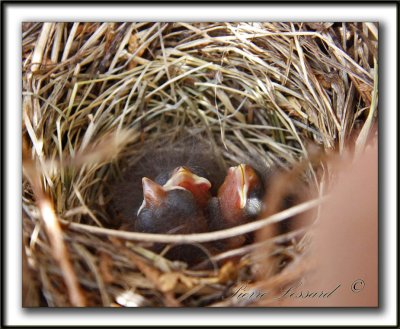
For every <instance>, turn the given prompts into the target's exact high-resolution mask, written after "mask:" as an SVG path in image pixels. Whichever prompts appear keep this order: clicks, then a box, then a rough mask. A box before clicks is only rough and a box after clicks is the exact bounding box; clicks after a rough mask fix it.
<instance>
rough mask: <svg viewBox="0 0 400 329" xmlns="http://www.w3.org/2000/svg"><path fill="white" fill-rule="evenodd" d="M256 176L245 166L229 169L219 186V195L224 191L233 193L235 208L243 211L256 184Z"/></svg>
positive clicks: (252, 170) (251, 169)
mask: <svg viewBox="0 0 400 329" xmlns="http://www.w3.org/2000/svg"><path fill="white" fill-rule="evenodd" d="M258 181H259V179H258V176H257V174H256V172H255V171H254V169H253V168H251V167H250V166H249V165H246V164H240V165H238V166H236V167H231V168H229V170H228V175H227V177H226V178H225V181H224V184H223V185H222V186H221V188H220V191H219V194H223V193H226V192H225V190H228V191H232V192H233V191H235V192H236V193H235V194H234V195H235V196H236V197H237V199H236V204H235V205H236V207H239V209H244V207H246V203H247V200H248V198H249V193H250V191H251V190H252V189H253V188H254V187H255V186H256V184H258Z"/></svg>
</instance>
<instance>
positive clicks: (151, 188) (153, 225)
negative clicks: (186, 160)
mask: <svg viewBox="0 0 400 329" xmlns="http://www.w3.org/2000/svg"><path fill="white" fill-rule="evenodd" d="M142 185H143V203H142V205H141V207H140V208H139V210H138V213H137V219H136V224H135V230H136V231H139V232H147V233H179V234H189V233H196V232H204V231H206V230H207V221H206V218H205V215H204V211H203V209H204V206H205V205H206V204H207V203H208V200H209V199H210V197H211V194H210V191H209V190H210V188H211V183H210V182H209V181H208V180H207V179H206V178H203V177H199V176H197V175H195V174H194V173H192V172H191V171H190V170H189V169H188V168H186V167H178V168H176V169H175V170H174V171H173V173H172V175H171V177H170V178H169V180H168V181H167V182H166V183H165V184H164V185H163V186H161V185H160V184H158V183H156V182H154V181H152V180H151V179H149V178H146V177H144V178H143V179H142Z"/></svg>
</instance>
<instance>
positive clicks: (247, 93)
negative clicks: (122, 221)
mask: <svg viewBox="0 0 400 329" xmlns="http://www.w3.org/2000/svg"><path fill="white" fill-rule="evenodd" d="M377 31H378V26H377V24H374V23H24V24H23V26H22V58H23V74H22V79H23V88H22V93H23V95H22V96H23V103H22V105H23V109H22V122H23V125H22V138H23V150H22V153H23V173H24V175H23V181H22V207H23V211H22V214H23V216H22V227H23V305H24V306H56V307H65V306H106V307H109V306H116V307H118V306H183V307H186V306H191V307H193V306H195V307H196V306H254V305H257V306H267V305H269V301H268V300H267V299H265V300H262V299H257V298H256V299H251V298H243V299H238V298H234V293H235V291H237V289H238V287H241V286H243V285H244V284H245V285H246V287H248V289H249V290H251V289H258V290H260V291H262V290H263V289H267V290H271V289H278V288H279V287H281V286H282V285H285V284H287V283H288V282H290V280H293V279H295V278H296V277H299V276H302V275H305V272H306V271H307V270H308V269H309V267H307V266H306V265H307V262H305V260H306V259H307V257H306V255H307V245H308V241H309V238H310V234H308V231H307V228H304V227H302V228H296V230H287V231H285V232H281V233H282V234H280V235H278V236H275V237H268V235H266V234H265V233H266V232H267V231H268V230H271V227H274V225H275V226H276V225H279V223H280V221H282V220H283V219H285V218H288V217H290V216H294V215H296V214H299V213H300V212H302V211H305V210H308V209H310V208H312V207H317V206H318V204H319V202H320V201H319V199H320V197H321V195H322V194H323V191H321V184H322V182H323V181H326V180H325V178H327V177H329V166H325V164H324V163H325V162H324V160H323V157H321V154H323V155H324V156H325V155H326V154H332V153H335V154H337V155H339V156H340V155H341V154H342V152H344V151H345V150H346V149H348V148H350V149H352V150H355V151H357V150H361V149H363V148H364V146H365V144H366V141H367V139H368V137H370V135H371V127H372V126H373V125H374V123H375V122H376V120H377V119H376V118H377V99H378V94H377V71H378V68H377V53H378V50H377V44H378V36H377ZM182 135H185V136H188V135H190V136H202V138H204V139H207V141H208V143H210V145H211V146H212V147H213V148H215V149H216V150H218V152H219V154H220V155H221V157H222V158H223V159H224V161H226V163H227V164H228V165H234V164H238V163H240V161H241V159H243V158H244V157H246V156H248V155H252V156H254V155H256V156H257V157H258V159H259V160H260V161H262V162H263V163H264V164H265V165H266V166H269V167H271V168H279V169H280V171H281V172H282V173H284V175H290V177H291V178H290V179H288V178H287V177H289V176H284V177H285V179H286V180H285V182H286V183H287V184H286V185H290V182H291V179H293V177H295V178H299V179H300V180H301V181H302V182H305V183H306V184H307V185H308V186H310V187H311V188H312V189H313V190H314V191H315V192H316V196H317V197H316V198H313V199H311V200H306V201H305V202H303V203H301V204H300V205H297V206H295V207H292V208H289V209H285V210H283V211H280V212H277V213H274V214H272V215H270V216H268V217H267V218H261V219H260V220H257V221H255V222H251V223H250V224H244V225H241V226H237V227H234V228H233V229H230V230H226V231H224V230H223V231H216V232H209V233H203V234H197V235H196V234H195V235H193V236H179V235H172V234H171V235H160V237H159V240H157V236H150V235H148V234H144V233H139V232H133V231H126V230H122V229H120V228H119V227H118V225H116V219H115V218H114V215H113V214H112V212H111V211H110V207H109V205H110V202H112V200H111V197H110V193H109V191H110V188H109V187H110V184H112V182H114V181H116V179H118V177H121V173H123V172H124V168H126V167H127V166H129V165H130V164H132V163H135V161H139V159H140V156H141V154H142V153H143V151H144V150H145V148H146V145H151V144H152V143H153V141H159V140H163V141H164V142H165V143H168V141H175V140H177V139H179V136H182ZM299 168H300V169H299ZM281 192H282V191H281ZM276 194H277V195H278V196H279V195H280V194H279V193H278V192H277V193H276ZM313 214H315V213H313ZM255 231H258V233H257V234H258V235H256V236H257V238H256V239H255V240H254V242H253V243H252V244H249V245H244V246H241V247H239V248H237V249H234V250H229V251H225V252H224V253H222V254H217V255H215V254H214V255H210V258H211V260H210V262H211V263H212V264H213V266H211V267H209V268H193V267H191V266H189V265H188V264H185V263H184V262H181V261H174V260H170V259H167V258H165V257H163V254H160V255H159V254H156V253H154V252H153V251H152V249H151V248H148V247H147V245H148V243H149V242H155V241H161V242H165V243H180V242H185V243H191V242H193V243H194V244H201V243H204V242H210V241H216V240H218V239H222V238H228V237H235V236H238V235H241V234H244V233H249V232H255ZM299 232H300V233H301V238H297V239H296V236H297V235H298V234H300V233H299ZM282 239H284V241H286V242H285V243H280V242H282V241H283V240H282ZM143 242H146V243H147V244H146V243H143ZM260 255H261V256H263V257H260ZM256 256H258V257H256ZM271 259H273V260H274V261H271ZM305 264H306V265H305ZM263 267H264V268H265V267H266V268H268V271H267V272H268V273H269V274H268V275H267V274H265V273H264V272H262V273H264V274H265V275H264V274H262V275H260V274H259V273H260V272H259V269H260V268H263Z"/></svg>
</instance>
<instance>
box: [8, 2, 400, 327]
mask: <svg viewBox="0 0 400 329" xmlns="http://www.w3.org/2000/svg"><path fill="white" fill-rule="evenodd" d="M5 15H6V25H5V33H6V39H5V40H4V41H5V47H3V49H4V51H5V54H6V62H5V69H6V80H5V88H6V95H5V96H6V103H5V108H4V109H3V110H6V112H7V118H6V119H7V120H6V121H5V126H6V128H7V129H6V130H7V131H6V139H5V142H6V148H7V153H6V155H5V157H4V159H5V161H6V165H7V166H6V170H7V171H6V173H5V178H6V182H7V185H6V190H5V193H4V194H5V197H6V206H7V208H6V209H7V213H6V216H5V218H3V219H2V220H6V231H5V232H3V234H4V236H5V237H6V244H5V248H4V249H5V250H4V252H5V256H6V262H5V264H3V265H5V266H4V267H3V269H4V270H5V274H6V280H7V281H6V282H5V283H6V284H5V290H6V292H7V294H6V299H5V303H4V307H5V314H4V315H5V316H6V317H5V321H6V324H8V325H77V324H81V325H112V326H115V325H129V324H130V325H149V324H151V325H185V324H195V325H218V324H220V325H222V324H224V325H250V324H257V325H324V324H327V325H368V326H371V325H394V324H395V321H396V291H397V286H396V277H397V275H396V264H397V262H396V259H397V255H396V252H397V251H396V249H395V245H396V232H397V227H396V225H397V223H396V200H397V199H396V181H397V177H396V176H397V173H396V155H397V154H396V152H397V151H396V150H397V147H396V146H397V145H396V143H397V142H396V122H397V110H396V93H397V85H396V72H397V67H396V40H397V35H396V33H397V32H396V7H395V5H394V4H393V5H361V4H360V5H339V4H337V5H301V4H300V5H293V4H291V5H286V6H285V5H268V4H265V5H254V4H253V5H250V6H249V5H248V6H243V5H242V6H238V5H229V6H228V5H218V6H212V8H211V7H210V6H209V5H201V6H198V5H196V6H195V5H190V6H185V5H179V6H171V5H153V6H151V5H134V4H131V5H116V6H110V5H107V6H106V5H93V6H87V5H79V6H77V5H72V4H71V5H54V4H52V5H36V6H32V5H26V4H24V5H15V4H14V5H10V4H8V5H7V7H5ZM95 20H98V21H200V20H202V21H378V22H379V23H380V24H381V26H383V29H382V30H381V31H382V32H383V33H384V34H385V35H384V36H383V35H382V34H381V40H384V41H385V43H383V42H381V40H380V47H381V49H380V54H381V58H380V67H381V69H382V68H383V67H385V69H384V71H383V70H381V72H380V73H381V74H380V79H381V81H382V80H383V82H384V84H385V90H382V89H381V93H380V111H381V112H382V113H383V116H382V117H384V118H385V119H384V120H382V121H385V126H384V129H381V131H380V133H381V134H382V135H381V136H383V134H384V135H385V137H386V141H387V145H385V148H386V150H387V154H386V155H387V158H385V159H382V162H381V164H382V168H381V171H382V172H386V173H388V174H387V176H386V175H385V177H390V180H388V181H386V182H385V189H386V188H387V189H386V199H385V200H382V202H383V207H385V209H386V210H387V212H386V214H387V218H381V221H383V220H385V221H387V222H386V224H385V232H383V234H382V235H381V236H384V239H382V240H383V241H381V243H382V246H384V247H385V251H386V254H385V257H384V258H385V262H382V263H381V264H382V265H384V266H383V268H382V269H381V270H382V271H381V273H382V274H383V277H382V278H381V282H386V283H385V284H384V287H385V288H386V289H385V291H383V292H382V294H381V296H383V298H382V300H381V305H384V310H383V311H382V312H378V311H377V310H369V311H368V310H364V312H362V313H361V312H360V311H351V310H335V311H334V312H333V311H332V310H330V311H327V310H321V309H318V310H317V309H316V310H308V311H306V310H290V309H286V310H273V309H266V310H258V311H257V312H254V310H253V311H252V312H246V310H243V312H242V311H241V310H218V312H216V311H213V312H211V311H201V312H196V311H194V310H192V311H186V310H182V311H181V312H178V311H174V312H165V311H157V310H154V311H153V313H149V312H148V311H147V312H140V310H132V312H120V313H115V312H113V313H112V315H111V314H110V313H109V311H108V310H100V311H97V312H94V311H93V310H92V311H86V310H76V311H75V310H74V311H73V312H65V313H64V314H63V313H60V312H52V311H51V310H50V311H47V312H46V313H44V312H35V311H34V310H33V311H32V310H30V311H29V312H26V311H24V310H22V309H21V254H20V251H21V241H20V238H19V237H20V236H21V224H20V223H21V222H20V216H21V215H20V213H21V207H20V203H21V183H20V182H21V165H20V164H21V146H20V145H21V141H20V138H21V137H20V136H21V116H20V113H21V55H20V54H21V34H20V33H21V22H22V21H95ZM389 67H390V69H388V68H389ZM383 72H384V74H382V73H383ZM382 100H383V101H382ZM382 104H384V106H385V108H383V106H382ZM388 118H390V119H388ZM381 123H382V122H381ZM15 237H18V238H17V239H16V238H15ZM133 311H134V312H133ZM89 312H90V313H89Z"/></svg>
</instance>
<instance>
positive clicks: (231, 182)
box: [208, 164, 264, 248]
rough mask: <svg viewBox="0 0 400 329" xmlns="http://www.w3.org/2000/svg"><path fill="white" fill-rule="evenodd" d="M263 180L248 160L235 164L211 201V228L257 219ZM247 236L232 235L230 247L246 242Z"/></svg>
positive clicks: (209, 206) (230, 225)
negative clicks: (246, 162) (245, 162)
mask: <svg viewBox="0 0 400 329" xmlns="http://www.w3.org/2000/svg"><path fill="white" fill-rule="evenodd" d="M263 191H264V187H263V183H262V181H261V179H260V176H259V174H257V173H256V171H255V170H254V169H253V168H252V167H251V166H250V165H247V164H240V165H238V166H236V167H231V168H229V170H228V173H227V176H226V178H225V180H224V182H223V184H222V185H221V187H220V188H219V189H218V194H217V196H216V197H213V198H212V199H211V200H210V202H209V204H208V213H209V229H210V230H212V231H214V230H221V229H225V228H230V227H233V226H237V225H241V224H244V223H247V222H249V221H252V220H254V219H256V217H257V215H258V214H259V213H260V212H261V208H262V201H261V200H262V198H263ZM245 240H246V237H244V236H242V237H236V238H234V239H229V243H228V248H233V247H237V246H240V245H242V244H243V243H244V242H245Z"/></svg>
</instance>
